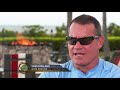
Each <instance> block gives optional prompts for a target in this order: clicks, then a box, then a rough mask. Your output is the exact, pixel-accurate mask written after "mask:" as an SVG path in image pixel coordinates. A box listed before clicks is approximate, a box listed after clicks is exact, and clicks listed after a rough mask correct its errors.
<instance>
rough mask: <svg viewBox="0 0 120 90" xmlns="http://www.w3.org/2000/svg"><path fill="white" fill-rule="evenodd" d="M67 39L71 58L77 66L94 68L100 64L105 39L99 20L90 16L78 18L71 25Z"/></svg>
mask: <svg viewBox="0 0 120 90" xmlns="http://www.w3.org/2000/svg"><path fill="white" fill-rule="evenodd" d="M66 38H67V40H68V50H69V55H70V58H71V59H72V60H73V62H74V64H75V65H76V66H77V65H79V66H90V67H92V66H93V67H94V66H95V65H96V64H97V63H98V59H99V49H100V48H101V47H102V45H103V42H104V37H103V36H102V34H101V26H100V23H99V22H98V21H97V19H95V18H94V17H92V16H89V15H81V16H78V17H76V18H75V19H73V20H72V21H71V23H70V26H69V30H68V35H67V37H66Z"/></svg>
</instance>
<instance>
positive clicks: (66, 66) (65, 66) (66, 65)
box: [60, 60, 72, 70]
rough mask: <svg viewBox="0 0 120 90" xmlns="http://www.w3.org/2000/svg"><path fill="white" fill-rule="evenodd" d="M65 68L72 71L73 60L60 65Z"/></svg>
mask: <svg viewBox="0 0 120 90" xmlns="http://www.w3.org/2000/svg"><path fill="white" fill-rule="evenodd" d="M60 65H61V66H62V67H63V68H67V69H69V70H70V69H71V68H72V60H69V61H68V62H66V63H63V64H60Z"/></svg>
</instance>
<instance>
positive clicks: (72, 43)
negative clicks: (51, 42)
mask: <svg viewBox="0 0 120 90" xmlns="http://www.w3.org/2000/svg"><path fill="white" fill-rule="evenodd" d="M76 42H77V40H76V39H74V38H71V39H69V40H68V43H69V44H71V45H75V44H76Z"/></svg>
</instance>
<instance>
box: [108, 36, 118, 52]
mask: <svg viewBox="0 0 120 90" xmlns="http://www.w3.org/2000/svg"><path fill="white" fill-rule="evenodd" d="M108 41H109V45H110V50H111V51H113V50H120V37H117V36H111V37H108Z"/></svg>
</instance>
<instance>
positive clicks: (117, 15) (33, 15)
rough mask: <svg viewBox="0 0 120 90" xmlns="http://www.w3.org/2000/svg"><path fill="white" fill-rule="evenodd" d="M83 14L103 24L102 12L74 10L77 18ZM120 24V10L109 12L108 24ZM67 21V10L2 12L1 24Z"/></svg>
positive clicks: (57, 23) (44, 24) (53, 23)
mask: <svg viewBox="0 0 120 90" xmlns="http://www.w3.org/2000/svg"><path fill="white" fill-rule="evenodd" d="M81 14H88V15H92V16H94V17H95V18H96V19H97V20H98V21H99V22H100V24H101V25H102V12H73V17H72V18H75V17H77V16H79V15H81ZM111 22H114V23H116V24H117V25H120V12H107V25H109V24H110V23H111ZM62 23H64V24H65V25H66V23H67V12H0V25H42V26H60V25H62Z"/></svg>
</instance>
